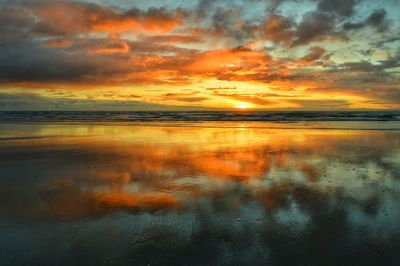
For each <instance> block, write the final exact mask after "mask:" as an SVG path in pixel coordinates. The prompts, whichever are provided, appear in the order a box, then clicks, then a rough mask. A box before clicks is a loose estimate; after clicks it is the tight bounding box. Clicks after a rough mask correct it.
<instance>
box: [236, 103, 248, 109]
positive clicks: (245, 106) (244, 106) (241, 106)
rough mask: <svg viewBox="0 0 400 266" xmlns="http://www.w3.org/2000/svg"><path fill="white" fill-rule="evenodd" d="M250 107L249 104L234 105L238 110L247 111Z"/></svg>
mask: <svg viewBox="0 0 400 266" xmlns="http://www.w3.org/2000/svg"><path fill="white" fill-rule="evenodd" d="M250 107H251V106H250V104H249V103H247V102H238V103H237V104H236V108H239V109H248V108H250Z"/></svg>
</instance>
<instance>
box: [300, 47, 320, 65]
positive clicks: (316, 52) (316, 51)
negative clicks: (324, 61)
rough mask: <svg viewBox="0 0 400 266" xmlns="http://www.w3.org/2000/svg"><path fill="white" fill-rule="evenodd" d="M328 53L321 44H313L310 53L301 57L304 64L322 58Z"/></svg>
mask: <svg viewBox="0 0 400 266" xmlns="http://www.w3.org/2000/svg"><path fill="white" fill-rule="evenodd" d="M325 54H326V50H325V49H324V48H322V47H320V46H313V47H310V48H309V49H308V53H307V54H306V55H305V56H303V57H302V58H300V60H299V62H300V63H302V64H310V63H313V62H315V61H316V60H319V59H321V58H322V57H323V56H324V55H325Z"/></svg>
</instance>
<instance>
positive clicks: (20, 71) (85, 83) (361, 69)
mask: <svg viewBox="0 0 400 266" xmlns="http://www.w3.org/2000/svg"><path fill="white" fill-rule="evenodd" d="M399 71H400V0H381V1H375V0H231V1H228V0H213V1H212V0H197V1H196V0H191V1H187V0H162V1H155V0H146V1H142V0H130V1H128V0H103V1H100V0H96V1H95V0H91V1H89V0H87V1H86V0H79V1H58V0H31V1H28V0H0V110H124V111H125V110H132V111H135V110H140V111H142V110H150V111H153V110H154V111H156V110H166V111H168V110H171V111H172V110H178V111H179V110H364V109H368V110H382V109H388V110H393V109H400V72H399Z"/></svg>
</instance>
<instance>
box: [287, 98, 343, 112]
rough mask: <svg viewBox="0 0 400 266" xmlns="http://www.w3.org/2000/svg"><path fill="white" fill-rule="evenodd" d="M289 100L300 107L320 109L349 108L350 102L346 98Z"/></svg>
mask: <svg viewBox="0 0 400 266" xmlns="http://www.w3.org/2000/svg"><path fill="white" fill-rule="evenodd" d="M289 102H291V103H295V104H297V105H299V107H298V108H301V109H309V110H318V109H329V110H337V109H347V108H348V107H349V106H350V103H349V102H347V101H345V100H302V99H290V100H289Z"/></svg>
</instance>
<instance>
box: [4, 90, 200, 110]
mask: <svg viewBox="0 0 400 266" xmlns="http://www.w3.org/2000/svg"><path fill="white" fill-rule="evenodd" d="M112 95H113V96H115V95H116V94H115V92H112ZM128 96H129V97H125V98H127V100H112V99H110V100H95V99H76V98H66V97H57V98H55V97H44V96H40V95H37V94H33V93H19V94H10V93H0V110H1V111H10V110H11V111H12V110H39V111H44V110H61V111H63V110H65V111H68V110H90V111H93V110H100V111H103V110H104V111H112V110H114V111H121V110H128V111H129V110H143V111H152V110H180V109H191V107H190V106H183V107H180V106H174V105H162V104H153V103H146V102H140V101H137V100H135V101H133V100H129V98H136V99H137V98H138V96H136V95H128ZM181 100H182V102H191V101H190V99H185V98H183V99H181ZM197 100H199V99H197ZM197 110H199V108H197Z"/></svg>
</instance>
